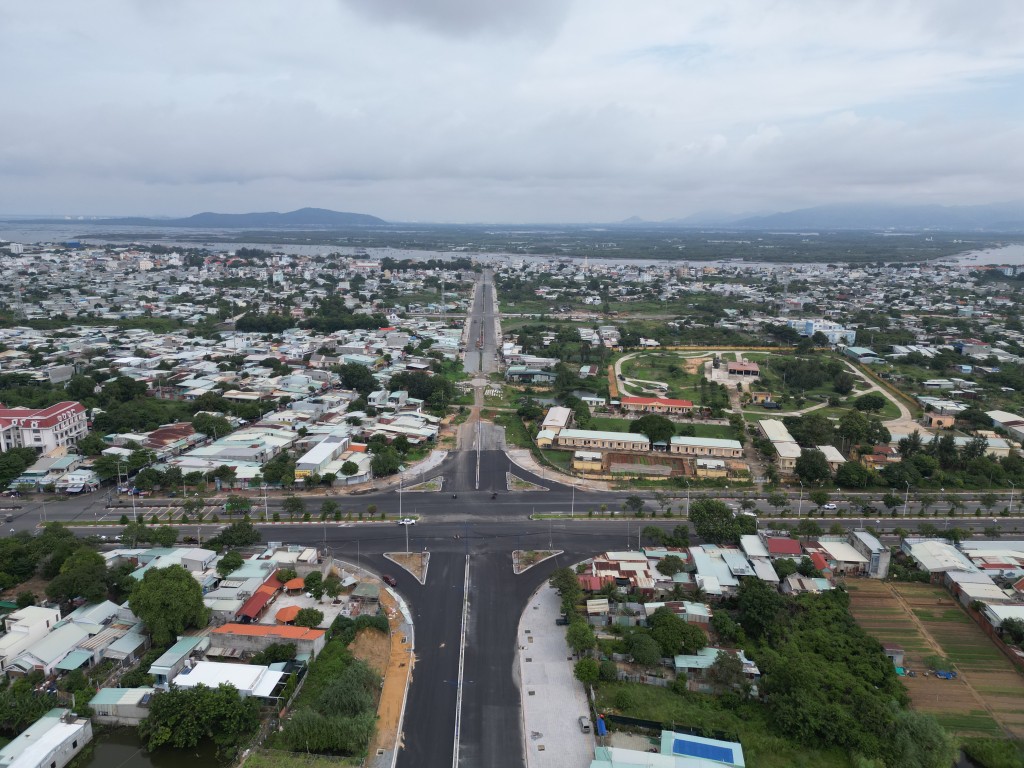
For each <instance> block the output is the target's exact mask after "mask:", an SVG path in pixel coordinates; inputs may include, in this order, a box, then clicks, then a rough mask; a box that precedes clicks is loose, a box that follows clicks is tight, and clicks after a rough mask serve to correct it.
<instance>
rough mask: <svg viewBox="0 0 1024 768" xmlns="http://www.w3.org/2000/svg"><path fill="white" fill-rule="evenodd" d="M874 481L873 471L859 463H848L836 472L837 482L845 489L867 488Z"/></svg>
mask: <svg viewBox="0 0 1024 768" xmlns="http://www.w3.org/2000/svg"><path fill="white" fill-rule="evenodd" d="M873 481H874V475H873V474H872V473H871V470H870V469H868V468H867V467H865V466H864V465H863V464H861V463H860V462H859V461H848V462H846V463H845V464H843V465H842V466H841V467H839V469H838V470H837V471H836V482H837V483H838V484H839V485H841V486H842V487H844V488H867V487H868V486H869V485H871V484H872V482H873Z"/></svg>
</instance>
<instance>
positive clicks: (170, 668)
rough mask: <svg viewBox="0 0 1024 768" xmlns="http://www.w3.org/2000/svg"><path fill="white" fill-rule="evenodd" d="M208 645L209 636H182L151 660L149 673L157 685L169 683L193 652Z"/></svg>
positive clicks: (199, 650) (199, 651)
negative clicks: (154, 659) (160, 654)
mask: <svg viewBox="0 0 1024 768" xmlns="http://www.w3.org/2000/svg"><path fill="white" fill-rule="evenodd" d="M209 647H210V638H209V637H182V638H179V639H178V642H176V643H175V644H174V645H172V646H171V647H170V648H168V649H167V650H166V651H165V652H164V654H163V655H162V656H161V657H160V658H158V659H157V660H156V661H154V662H153V664H152V666H150V668H149V674H151V675H152V676H153V677H154V678H155V683H156V685H157V686H164V687H167V685H168V684H169V683H170V681H171V680H173V679H174V677H175V675H177V674H178V673H179V672H180V671H181V670H182V669H184V668H185V664H186V663H187V662H188V660H189V659H190V658H191V656H192V654H193V653H202V652H204V651H205V650H206V649H207V648H209Z"/></svg>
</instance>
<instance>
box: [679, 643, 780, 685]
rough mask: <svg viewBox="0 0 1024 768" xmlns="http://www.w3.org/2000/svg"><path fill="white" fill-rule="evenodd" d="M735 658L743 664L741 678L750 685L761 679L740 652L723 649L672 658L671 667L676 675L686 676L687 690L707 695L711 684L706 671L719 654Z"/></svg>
mask: <svg viewBox="0 0 1024 768" xmlns="http://www.w3.org/2000/svg"><path fill="white" fill-rule="evenodd" d="M723 653H725V654H730V655H732V656H736V657H737V658H739V660H740V661H741V662H742V663H743V676H744V677H745V678H746V679H747V681H748V682H750V683H756V681H757V680H758V678H760V677H761V670H759V669H758V668H757V665H756V664H755V663H754V662H753V661H751V660H750V659H748V658H747V657H746V655H745V654H744V653H743V651H742V650H737V651H733V650H726V649H725V648H712V647H707V648H701V649H700V650H699V651H698V652H697V653H694V654H681V655H679V656H676V657H674V658H673V660H672V662H673V666H674V668H675V671H676V674H677V675H678V674H680V673H682V674H685V675H686V688H687V690H690V691H694V692H697V693H707V692H708V691H710V690H711V684H710V683H709V682H707V671H708V670H709V669H710V668H711V665H713V664H714V663H715V662H716V661H717V660H718V657H719V656H720V655H721V654H723Z"/></svg>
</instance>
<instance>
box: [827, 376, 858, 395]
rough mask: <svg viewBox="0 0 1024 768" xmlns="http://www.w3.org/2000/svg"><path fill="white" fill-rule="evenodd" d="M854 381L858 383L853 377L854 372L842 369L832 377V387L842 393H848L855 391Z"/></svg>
mask: <svg viewBox="0 0 1024 768" xmlns="http://www.w3.org/2000/svg"><path fill="white" fill-rule="evenodd" d="M854 383H856V379H854V378H853V374H851V373H850V372H848V371H840V372H839V373H837V374H836V375H835V376H834V377H833V379H832V389H834V390H835V391H836V392H838V393H839V394H840V395H848V394H850V393H851V392H853V385H854Z"/></svg>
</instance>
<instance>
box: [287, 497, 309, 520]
mask: <svg viewBox="0 0 1024 768" xmlns="http://www.w3.org/2000/svg"><path fill="white" fill-rule="evenodd" d="M281 508H282V509H283V510H284V511H285V512H287V513H288V515H289V516H291V517H299V516H301V515H302V514H303V513H304V512H305V511H306V502H304V501H303V500H302V497H301V496H287V497H285V500H284V503H283V504H282V505H281Z"/></svg>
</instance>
